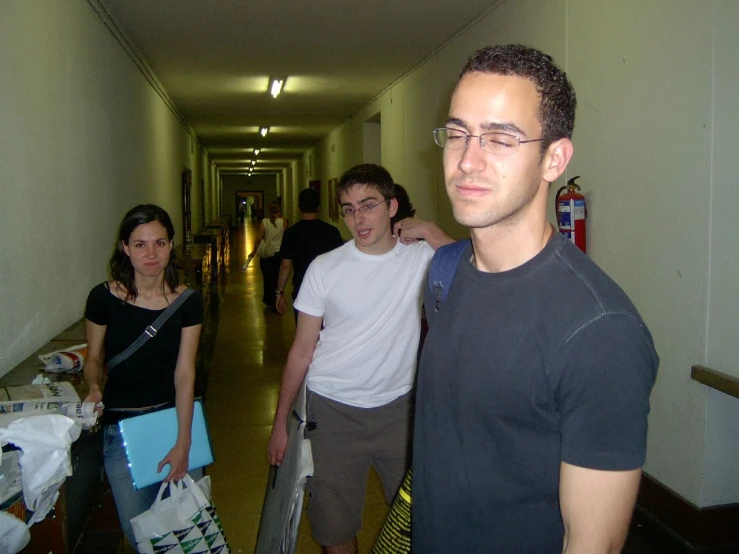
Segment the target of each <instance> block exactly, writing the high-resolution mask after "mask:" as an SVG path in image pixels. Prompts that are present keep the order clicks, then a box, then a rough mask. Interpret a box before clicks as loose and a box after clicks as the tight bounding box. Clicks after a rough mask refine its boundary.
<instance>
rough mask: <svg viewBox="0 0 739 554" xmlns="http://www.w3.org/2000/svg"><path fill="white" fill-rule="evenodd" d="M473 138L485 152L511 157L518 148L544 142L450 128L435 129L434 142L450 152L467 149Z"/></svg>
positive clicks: (502, 134)
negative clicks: (531, 143) (471, 132)
mask: <svg viewBox="0 0 739 554" xmlns="http://www.w3.org/2000/svg"><path fill="white" fill-rule="evenodd" d="M471 138H477V139H479V141H480V148H482V149H483V150H485V152H490V153H491V154H497V155H499V156H510V155H511V154H515V153H516V151H517V150H518V147H519V146H520V145H522V144H526V143H528V142H539V141H542V140H544V139H543V138H538V139H531V140H521V139H520V138H518V137H517V136H516V135H509V134H508V133H499V132H494V133H482V134H481V135H470V134H469V133H465V132H464V131H460V130H459V129H450V128H448V127H439V128H438V129H434V142H436V144H438V145H439V146H441V147H442V148H446V149H448V150H464V149H465V148H467V145H468V144H469V142H470V139H471Z"/></svg>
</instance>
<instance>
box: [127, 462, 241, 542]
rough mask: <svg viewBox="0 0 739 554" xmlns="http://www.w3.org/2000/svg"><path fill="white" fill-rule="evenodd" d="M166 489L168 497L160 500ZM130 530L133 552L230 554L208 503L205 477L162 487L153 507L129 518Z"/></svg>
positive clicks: (188, 478) (211, 507)
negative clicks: (133, 544) (131, 530)
mask: <svg viewBox="0 0 739 554" xmlns="http://www.w3.org/2000/svg"><path fill="white" fill-rule="evenodd" d="M183 484H184V485H186V486H183ZM167 488H169V494H170V496H169V497H167V498H162V495H163V494H164V491H165V490H166V489H167ZM131 526H132V527H133V534H134V537H135V538H136V548H137V550H138V551H139V552H140V553H142V554H154V552H165V551H166V552H167V554H181V553H186V552H187V553H192V554H195V553H197V554H201V553H203V554H209V553H212V554H226V553H230V552H231V550H230V549H229V547H228V544H227V543H226V537H225V535H224V533H223V527H222V526H221V521H220V520H219V519H218V515H216V511H215V508H213V505H212V504H211V501H210V477H208V476H206V477H203V478H202V479H201V480H200V481H198V482H197V483H195V481H194V480H193V478H192V477H190V476H189V475H186V476H185V478H184V479H183V480H182V481H179V482H176V483H167V482H164V483H162V485H161V486H160V487H159V493H158V494H157V497H156V499H155V500H154V504H152V505H151V508H149V509H148V510H146V511H145V512H144V513H143V514H140V515H137V516H136V517H134V518H132V519H131Z"/></svg>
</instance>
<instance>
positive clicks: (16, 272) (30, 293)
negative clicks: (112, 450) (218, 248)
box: [0, 0, 217, 375]
mask: <svg viewBox="0 0 739 554" xmlns="http://www.w3.org/2000/svg"><path fill="white" fill-rule="evenodd" d="M0 12H2V16H1V17H0V75H2V77H1V78H0V199H1V200H0V222H2V240H0V291H2V293H0V313H2V314H3V317H2V318H0V375H2V374H4V373H6V372H7V371H9V370H10V369H12V368H13V367H14V366H15V365H16V364H18V363H19V362H20V361H21V360H23V359H24V358H26V357H27V356H29V355H30V354H31V353H33V352H34V351H35V350H36V349H38V348H40V347H42V346H43V345H44V344H45V343H46V342H47V341H48V340H49V339H51V338H52V337H54V336H55V335H56V334H58V333H59V332H60V331H62V330H63V329H64V328H66V327H67V326H69V325H70V324H72V323H73V322H74V321H76V320H78V319H79V318H80V317H82V315H83V311H84V304H85V298H86V297H87V293H88V291H89V290H90V288H91V287H92V286H93V285H95V284H96V283H99V282H101V281H103V280H104V279H106V276H107V262H108V259H109V256H110V254H111V252H112V248H113V245H114V242H115V233H116V230H117V226H118V224H119V222H120V220H121V218H122V216H123V214H124V213H125V212H126V211H127V210H128V209H129V208H131V207H132V206H134V205H135V204H137V203H142V202H153V203H157V204H160V205H161V206H162V207H164V208H165V209H166V210H167V211H169V213H170V215H171V216H172V218H173V220H174V224H175V229H176V231H177V236H176V237H175V240H176V241H177V242H179V241H180V240H181V238H182V237H181V229H182V217H181V210H182V208H181V202H182V201H181V192H180V191H181V173H182V170H183V168H190V169H191V170H192V172H193V178H192V181H193V190H192V199H193V206H192V207H193V228H194V229H195V230H197V229H198V228H199V227H200V226H201V224H202V223H201V221H200V220H201V215H200V214H201V210H200V206H201V205H202V195H201V191H200V186H201V179H202V180H203V182H204V183H205V186H206V192H207V194H206V199H209V201H210V202H211V205H210V206H206V207H207V209H206V213H207V214H209V215H210V216H211V217H213V216H214V215H215V214H216V213H217V207H214V205H213V204H212V202H213V197H214V196H216V193H214V190H215V189H214V187H215V184H214V183H213V178H214V170H213V169H212V168H211V169H210V170H209V169H208V167H209V166H210V164H209V162H208V161H207V157H206V156H205V155H204V154H203V153H202V152H201V151H200V150H199V146H198V144H197V143H195V142H194V141H193V140H192V138H191V137H190V135H189V134H188V132H187V130H186V129H185V127H184V126H183V124H182V123H180V121H179V120H178V119H177V117H175V115H174V114H173V112H172V111H171V110H170V109H169V108H168V107H167V105H166V104H165V103H164V101H163V100H162V98H161V97H160V96H158V95H157V94H156V93H155V91H154V90H153V88H152V87H151V86H150V85H149V84H148V83H147V81H146V80H145V79H144V77H143V75H142V74H141V72H140V71H139V69H138V68H137V67H136V65H135V64H134V63H133V61H132V60H131V58H130V57H129V56H128V54H127V53H126V52H125V51H124V49H123V48H122V47H121V46H120V44H119V43H118V42H117V41H116V40H115V38H114V37H113V35H112V34H111V32H110V31H108V30H107V29H106V27H105V25H104V24H103V23H102V21H100V19H99V18H98V16H97V14H96V13H95V11H94V10H93V9H92V7H91V6H90V4H88V2H86V1H85V0H69V1H65V2H48V1H41V0H28V1H24V2H13V1H4V2H2V6H1V8H0ZM207 201H208V200H206V202H207Z"/></svg>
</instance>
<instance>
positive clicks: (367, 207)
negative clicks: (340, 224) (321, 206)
mask: <svg viewBox="0 0 739 554" xmlns="http://www.w3.org/2000/svg"><path fill="white" fill-rule="evenodd" d="M385 202H387V200H383V201H382V202H378V203H377V204H363V205H361V206H359V207H358V208H350V207H346V208H341V212H340V213H341V215H342V217H349V216H350V215H356V214H360V213H361V214H368V213H370V212H371V211H372V210H374V209H375V208H376V207H377V206H381V205H382V204H384V203H385Z"/></svg>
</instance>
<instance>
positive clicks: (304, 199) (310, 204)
mask: <svg viewBox="0 0 739 554" xmlns="http://www.w3.org/2000/svg"><path fill="white" fill-rule="evenodd" d="M320 205H321V197H320V196H318V193H317V192H316V191H315V190H313V189H304V190H301V191H300V194H298V208H299V209H300V211H301V212H303V213H304V214H315V213H318V207H319V206H320Z"/></svg>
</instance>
